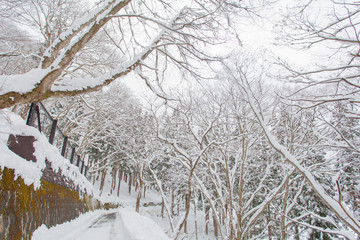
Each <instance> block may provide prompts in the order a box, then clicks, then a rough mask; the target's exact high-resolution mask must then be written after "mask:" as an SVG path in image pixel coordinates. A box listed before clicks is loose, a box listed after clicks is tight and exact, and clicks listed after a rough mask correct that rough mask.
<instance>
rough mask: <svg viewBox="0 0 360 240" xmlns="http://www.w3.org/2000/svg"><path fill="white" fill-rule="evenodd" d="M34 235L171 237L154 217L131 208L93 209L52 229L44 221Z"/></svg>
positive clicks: (87, 239)
mask: <svg viewBox="0 0 360 240" xmlns="http://www.w3.org/2000/svg"><path fill="white" fill-rule="evenodd" d="M33 239H34V240H45V239H46V240H51V239H54V240H55V239H56V240H58V239H62V240H72V239H78V240H82V239H83V240H91V239H119V240H169V238H168V237H167V236H166V234H165V233H164V232H163V230H162V229H161V228H160V227H159V226H158V225H157V224H156V223H155V222H154V221H153V220H151V219H150V218H148V217H145V216H141V215H140V214H138V213H136V212H135V211H133V210H130V209H127V208H123V209H117V210H107V211H106V210H97V211H94V212H89V213H86V214H83V215H81V216H80V217H79V218H77V219H75V220H73V221H71V222H67V223H65V224H61V225H58V226H56V227H53V228H51V229H47V228H46V226H45V225H42V226H41V227H40V228H38V229H37V230H36V231H35V232H34V235H33Z"/></svg>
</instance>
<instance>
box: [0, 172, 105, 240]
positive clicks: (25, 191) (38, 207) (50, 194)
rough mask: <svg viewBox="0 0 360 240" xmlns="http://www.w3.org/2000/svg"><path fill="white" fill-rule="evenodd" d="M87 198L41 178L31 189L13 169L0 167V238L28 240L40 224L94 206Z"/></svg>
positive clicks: (61, 219)
mask: <svg viewBox="0 0 360 240" xmlns="http://www.w3.org/2000/svg"><path fill="white" fill-rule="evenodd" d="M99 206H100V204H99V203H98V202H95V201H93V200H92V198H91V197H89V196H87V195H85V194H80V193H78V192H77V191H73V190H70V189H68V188H66V187H63V186H60V185H58V184H55V183H51V182H48V181H44V180H41V187H40V188H39V189H36V190H35V189H34V187H33V185H30V186H28V185H26V184H25V183H24V181H23V179H22V178H20V177H17V178H15V175H14V171H13V170H10V169H7V168H5V169H0V214H1V215H0V239H11V240H15V239H31V235H32V233H33V231H34V230H36V229H37V228H38V227H39V226H40V225H42V224H45V225H46V226H47V227H52V226H55V225H56V224H60V223H63V222H66V221H69V220H72V219H74V218H76V217H78V216H79V215H80V214H81V213H84V212H86V211H89V210H92V209H94V208H98V207H99Z"/></svg>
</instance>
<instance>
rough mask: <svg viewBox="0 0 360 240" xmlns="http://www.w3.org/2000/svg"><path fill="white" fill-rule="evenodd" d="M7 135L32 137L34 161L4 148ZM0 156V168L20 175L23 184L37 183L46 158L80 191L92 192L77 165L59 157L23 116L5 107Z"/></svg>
mask: <svg viewBox="0 0 360 240" xmlns="http://www.w3.org/2000/svg"><path fill="white" fill-rule="evenodd" d="M10 134H13V135H22V136H34V137H35V139H36V140H35V142H34V148H35V152H34V156H35V157H36V159H37V161H36V162H31V161H27V160H24V159H23V158H21V157H20V156H18V155H17V154H15V153H14V152H12V151H11V150H10V149H9V148H8V146H7V141H8V138H9V135H10ZM0 156H1V158H0V168H5V167H6V168H9V169H13V170H14V172H15V176H16V177H18V176H20V177H21V178H23V179H24V182H25V184H27V185H31V184H34V187H35V188H39V187H40V186H41V182H40V179H41V176H42V170H43V169H45V167H46V164H45V159H47V160H48V161H49V162H50V164H51V167H52V168H53V169H54V171H59V170H61V172H62V174H63V175H64V176H65V177H66V178H67V179H69V180H71V181H73V182H74V184H75V185H77V186H79V189H80V191H82V192H85V191H86V192H87V193H88V194H92V191H93V185H92V184H91V183H90V182H89V181H88V180H87V178H86V177H85V176H84V175H82V174H81V173H80V171H79V168H78V167H76V166H75V165H72V164H71V163H70V162H69V160H67V159H65V158H64V157H62V156H61V154H60V152H59V150H58V149H57V148H56V147H55V146H53V145H51V144H50V143H49V142H48V139H47V138H46V137H45V136H44V135H42V134H41V133H40V132H39V131H38V130H37V129H36V128H34V127H30V126H27V125H26V124H25V121H24V119H22V118H21V117H20V116H18V115H16V114H14V113H12V112H10V111H9V110H1V111H0Z"/></svg>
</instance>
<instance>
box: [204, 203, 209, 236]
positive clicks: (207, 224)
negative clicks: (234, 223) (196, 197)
mask: <svg viewBox="0 0 360 240" xmlns="http://www.w3.org/2000/svg"><path fill="white" fill-rule="evenodd" d="M209 220H210V207H209V206H206V207H205V233H206V235H208V234H209Z"/></svg>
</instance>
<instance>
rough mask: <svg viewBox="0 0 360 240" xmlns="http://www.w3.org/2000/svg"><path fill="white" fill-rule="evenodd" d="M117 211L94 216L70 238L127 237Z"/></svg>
mask: <svg viewBox="0 0 360 240" xmlns="http://www.w3.org/2000/svg"><path fill="white" fill-rule="evenodd" d="M119 215H120V214H119V213H118V212H114V213H104V214H102V215H100V216H99V217H98V218H96V219H95V220H94V221H93V222H92V223H91V224H90V225H89V227H88V228H86V229H84V230H83V231H81V232H78V233H76V234H74V235H73V236H72V237H71V238H72V239H79V240H82V239H84V240H88V239H102V240H105V239H119V240H120V239H124V240H125V239H127V238H125V236H124V235H126V234H125V233H124V229H123V224H122V222H121V218H120V216H119Z"/></svg>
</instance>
